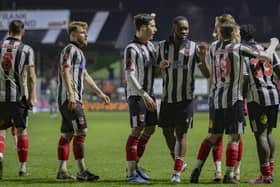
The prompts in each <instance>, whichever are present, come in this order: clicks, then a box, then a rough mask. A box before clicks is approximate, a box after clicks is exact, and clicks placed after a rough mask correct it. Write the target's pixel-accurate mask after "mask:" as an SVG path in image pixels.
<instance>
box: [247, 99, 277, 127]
mask: <svg viewBox="0 0 280 187" xmlns="http://www.w3.org/2000/svg"><path fill="white" fill-rule="evenodd" d="M248 112H249V119H250V125H251V129H252V131H253V132H257V131H259V130H261V129H265V128H276V126H277V116H278V105H272V106H263V105H260V104H257V103H255V102H251V103H248Z"/></svg>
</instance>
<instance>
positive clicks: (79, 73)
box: [58, 43, 86, 106]
mask: <svg viewBox="0 0 280 187" xmlns="http://www.w3.org/2000/svg"><path fill="white" fill-rule="evenodd" d="M64 67H70V73H71V76H72V78H71V85H72V89H73V91H74V93H75V98H76V101H79V102H80V103H82V99H83V90H84V73H85V70H86V58H85V56H84V53H83V51H82V49H81V48H79V47H78V46H77V45H76V44H75V43H70V44H68V45H67V46H66V47H65V48H64V49H63V50H62V52H61V54H60V63H59V71H58V104H59V106H61V105H62V104H63V103H64V102H65V101H66V100H67V99H68V93H67V89H66V86H65V82H64V80H63V76H62V74H61V70H62V68H64Z"/></svg>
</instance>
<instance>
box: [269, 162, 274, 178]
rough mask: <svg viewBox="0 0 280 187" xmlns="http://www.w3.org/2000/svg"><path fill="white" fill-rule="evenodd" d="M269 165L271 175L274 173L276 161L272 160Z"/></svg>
mask: <svg viewBox="0 0 280 187" xmlns="http://www.w3.org/2000/svg"><path fill="white" fill-rule="evenodd" d="M269 165H270V171H271V175H273V172H274V162H273V161H270V162H269Z"/></svg>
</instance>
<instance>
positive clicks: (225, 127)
mask: <svg viewBox="0 0 280 187" xmlns="http://www.w3.org/2000/svg"><path fill="white" fill-rule="evenodd" d="M213 112H214V113H213V123H212V128H211V131H210V133H212V134H223V133H224V131H225V132H226V134H243V132H244V122H245V119H244V112H243V101H237V102H236V103H235V104H234V105H233V106H232V107H230V108H226V109H215V110H214V111H213Z"/></svg>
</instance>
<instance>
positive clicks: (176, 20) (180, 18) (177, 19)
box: [173, 16, 188, 25]
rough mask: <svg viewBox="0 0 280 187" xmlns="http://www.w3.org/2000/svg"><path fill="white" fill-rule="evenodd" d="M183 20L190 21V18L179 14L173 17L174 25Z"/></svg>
mask: <svg viewBox="0 0 280 187" xmlns="http://www.w3.org/2000/svg"><path fill="white" fill-rule="evenodd" d="M182 20H186V21H188V19H187V18H186V17H185V16H177V17H175V18H174V19H173V25H176V24H178V23H179V22H180V21H182Z"/></svg>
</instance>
